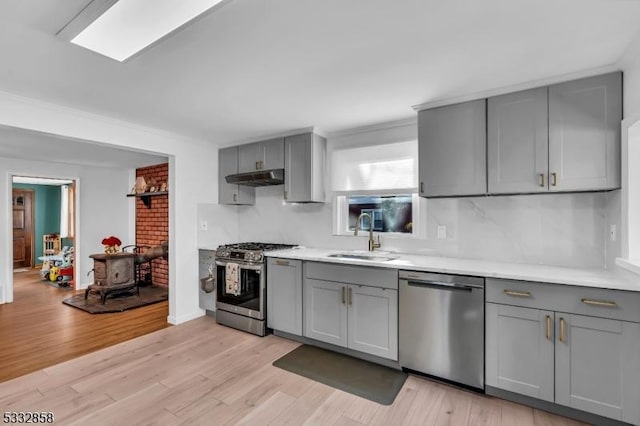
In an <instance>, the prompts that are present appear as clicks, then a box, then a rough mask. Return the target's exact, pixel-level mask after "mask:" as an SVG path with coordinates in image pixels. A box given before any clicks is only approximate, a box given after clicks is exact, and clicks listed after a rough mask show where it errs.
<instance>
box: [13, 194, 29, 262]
mask: <svg viewBox="0 0 640 426" xmlns="http://www.w3.org/2000/svg"><path fill="white" fill-rule="evenodd" d="M11 203H12V205H13V267H14V268H29V267H31V266H33V191H30V190H26V189H14V190H13V195H12V202H11Z"/></svg>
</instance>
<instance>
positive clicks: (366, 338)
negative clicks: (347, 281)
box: [347, 285, 398, 360]
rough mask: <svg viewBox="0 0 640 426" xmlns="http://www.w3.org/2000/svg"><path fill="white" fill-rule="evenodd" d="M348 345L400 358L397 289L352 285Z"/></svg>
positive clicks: (391, 357)
mask: <svg viewBox="0 0 640 426" xmlns="http://www.w3.org/2000/svg"><path fill="white" fill-rule="evenodd" d="M347 292H348V294H347V296H348V298H347V300H348V302H349V312H348V318H347V324H348V327H347V329H348V331H347V337H348V342H349V343H348V347H349V348H351V349H355V350H358V351H361V352H366V353H369V354H372V355H377V356H380V357H383V358H390V359H394V360H397V359H398V292H397V291H396V290H390V289H387V288H377V287H368V286H362V285H349V287H348V289H347Z"/></svg>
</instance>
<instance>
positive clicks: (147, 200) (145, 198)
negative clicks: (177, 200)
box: [127, 191, 169, 208]
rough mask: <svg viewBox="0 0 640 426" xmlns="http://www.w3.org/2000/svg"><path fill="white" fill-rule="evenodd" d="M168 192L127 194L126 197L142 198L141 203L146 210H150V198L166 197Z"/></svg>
mask: <svg viewBox="0 0 640 426" xmlns="http://www.w3.org/2000/svg"><path fill="white" fill-rule="evenodd" d="M167 194H169V191H156V192H141V193H139V194H127V197H139V198H142V202H143V203H144V205H145V206H146V207H147V208H151V197H155V196H156V195H167Z"/></svg>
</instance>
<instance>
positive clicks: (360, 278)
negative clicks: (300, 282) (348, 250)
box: [305, 262, 398, 290]
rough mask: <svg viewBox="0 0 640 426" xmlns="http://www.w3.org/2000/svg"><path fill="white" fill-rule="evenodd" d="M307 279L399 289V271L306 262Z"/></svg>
mask: <svg viewBox="0 0 640 426" xmlns="http://www.w3.org/2000/svg"><path fill="white" fill-rule="evenodd" d="M305 277H307V278H314V279H317V280H324V281H334V282H342V283H350V284H363V285H368V286H371V287H381V288H390V289H393V290H397V289H398V271H397V270H396V269H385V268H375V267H368V266H352V265H337V264H335V263H322V262H305Z"/></svg>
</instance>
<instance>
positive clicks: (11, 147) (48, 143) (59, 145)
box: [0, 126, 168, 169]
mask: <svg viewBox="0 0 640 426" xmlns="http://www.w3.org/2000/svg"><path fill="white" fill-rule="evenodd" d="M0 157H4V158H16V159H21V160H32V161H45V162H50V163H61V164H75V165H83V166H90V167H110V168H121V169H136V168H138V167H145V166H151V165H153V164H161V163H166V162H167V161H168V160H167V157H164V156H160V155H154V154H148V153H143V152H136V151H129V150H124V149H117V148H112V147H110V146H104V145H98V144H96V143H92V142H88V141H78V140H71V139H67V138H60V137H57V136H53V135H49V134H46V133H39V132H33V131H30V130H24V129H16V128H13V127H4V126H0Z"/></svg>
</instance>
